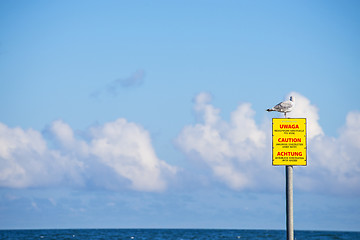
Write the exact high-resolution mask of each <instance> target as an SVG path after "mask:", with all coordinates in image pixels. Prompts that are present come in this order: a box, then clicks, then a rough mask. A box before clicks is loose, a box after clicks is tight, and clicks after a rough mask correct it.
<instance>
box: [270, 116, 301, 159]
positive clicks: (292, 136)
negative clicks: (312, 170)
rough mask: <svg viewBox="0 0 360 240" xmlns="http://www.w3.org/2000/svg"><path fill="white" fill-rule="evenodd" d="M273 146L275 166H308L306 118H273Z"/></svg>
mask: <svg viewBox="0 0 360 240" xmlns="http://www.w3.org/2000/svg"><path fill="white" fill-rule="evenodd" d="M272 147H273V152H272V155H273V157H272V164H273V165H274V166H275V165H276V166H279V165H291V166H295V165H296V166H306V163H307V162H306V118H273V119H272Z"/></svg>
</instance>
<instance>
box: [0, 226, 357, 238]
mask: <svg viewBox="0 0 360 240" xmlns="http://www.w3.org/2000/svg"><path fill="white" fill-rule="evenodd" d="M2 239H6V240H12V239H16V240H33V239H40V240H41V239H44V240H46V239H53V240H55V239H67V240H79V239H81V240H100V239H101V240H112V239H117V240H118V239H121V240H150V239H151V240H165V239H169V240H190V239H197V240H220V239H221V240H226V239H234V240H239V239H240V240H246V239H270V240H275V239H276V240H277V239H279V240H280V239H281V240H283V239H284V240H286V232H285V231H281V230H217V229H211V230H209V229H58V230H50V229H47V230H0V240H2ZM295 239H296V240H299V239H306V240H315V239H321V240H323V239H324V240H325V239H326V240H330V239H351V240H356V239H360V232H329V231H295Z"/></svg>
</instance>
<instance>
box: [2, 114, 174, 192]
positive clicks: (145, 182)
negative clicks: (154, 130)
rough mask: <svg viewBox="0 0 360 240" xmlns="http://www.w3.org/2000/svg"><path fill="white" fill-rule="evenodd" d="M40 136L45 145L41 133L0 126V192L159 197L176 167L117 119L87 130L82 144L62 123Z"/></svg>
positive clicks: (132, 126)
mask: <svg viewBox="0 0 360 240" xmlns="http://www.w3.org/2000/svg"><path fill="white" fill-rule="evenodd" d="M44 135H46V136H47V137H48V138H49V139H50V140H49V141H50V144H48V143H47V141H46V140H45V138H44V136H43V135H42V134H41V133H40V132H37V131H35V130H32V129H29V130H23V129H21V128H9V127H7V126H6V125H4V124H0V145H1V146H0V165H1V168H0V186H1V187H10V188H25V187H42V186H56V185H61V186H63V185H67V186H72V187H89V185H91V186H92V187H97V188H99V187H100V188H105V189H121V187H124V186H126V187H128V188H131V189H133V190H138V191H162V190H164V189H166V187H167V179H168V178H169V177H172V176H174V175H175V174H176V167H173V166H170V165H169V164H167V163H165V162H164V161H162V160H160V159H158V157H157V156H156V153H155V151H154V149H153V147H152V144H151V139H150V136H149V133H148V132H147V131H146V130H144V129H143V128H142V127H141V126H139V125H137V124H135V123H130V122H127V121H126V120H125V119H122V118H120V119H117V120H116V121H114V122H109V123H106V124H104V125H103V126H97V127H92V128H90V129H89V130H88V131H87V132H86V134H85V135H86V136H87V139H86V140H84V139H78V138H77V137H76V136H75V134H74V131H73V130H72V129H71V127H70V126H69V125H67V124H66V123H64V122H63V121H61V120H58V121H55V122H53V123H52V124H51V125H50V126H49V127H48V128H47V129H46V131H45V134H44ZM50 146H51V147H50Z"/></svg>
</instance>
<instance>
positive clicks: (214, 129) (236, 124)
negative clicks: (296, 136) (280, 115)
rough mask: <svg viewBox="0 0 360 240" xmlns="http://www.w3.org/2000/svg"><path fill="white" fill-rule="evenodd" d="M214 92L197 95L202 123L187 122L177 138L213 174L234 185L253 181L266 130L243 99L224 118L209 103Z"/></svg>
mask: <svg viewBox="0 0 360 240" xmlns="http://www.w3.org/2000/svg"><path fill="white" fill-rule="evenodd" d="M210 101H211V96H210V95H209V94H207V93H200V94H199V95H198V96H197V97H196V98H195V101H194V103H195V106H194V110H195V113H196V114H198V115H199V116H202V120H203V123H198V124H196V125H193V126H192V125H189V126H185V127H184V129H183V130H182V132H181V133H180V135H179V136H178V138H177V140H176V142H177V144H178V146H179V147H180V149H182V150H183V151H184V152H185V153H186V154H187V155H189V156H193V157H195V158H197V159H200V160H201V161H203V162H205V163H206V164H207V165H208V166H209V167H210V169H211V170H212V172H213V174H214V176H215V177H216V178H218V179H219V180H220V181H223V182H225V183H226V184H227V185H229V186H230V187H231V188H234V189H242V188H246V187H248V186H250V185H252V184H253V181H252V178H254V177H255V176H254V175H253V174H254V173H255V171H252V170H254V167H255V166H256V165H260V164H256V163H255V162H258V161H260V159H261V156H262V155H263V154H264V153H265V150H266V148H265V147H266V145H265V142H266V141H265V140H266V136H265V130H264V129H261V128H260V127H259V126H257V125H256V123H255V120H254V119H253V115H254V111H253V110H252V109H251V105H250V104H248V103H244V104H242V105H240V106H239V107H238V108H237V109H236V110H235V111H234V112H233V113H232V114H231V120H230V122H229V123H228V122H225V121H223V120H222V119H221V118H220V116H219V113H220V110H219V109H217V108H215V107H213V106H212V105H211V104H210Z"/></svg>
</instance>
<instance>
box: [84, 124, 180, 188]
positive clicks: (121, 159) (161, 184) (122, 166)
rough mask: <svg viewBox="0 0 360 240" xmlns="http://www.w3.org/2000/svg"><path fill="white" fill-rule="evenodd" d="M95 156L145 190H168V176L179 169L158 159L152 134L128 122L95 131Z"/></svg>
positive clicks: (93, 148) (92, 151)
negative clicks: (152, 142)
mask: <svg viewBox="0 0 360 240" xmlns="http://www.w3.org/2000/svg"><path fill="white" fill-rule="evenodd" d="M90 131H91V135H92V140H91V143H90V149H91V154H93V155H94V156H96V157H97V159H98V160H99V161H100V162H101V163H103V164H105V165H107V166H109V167H111V168H112V169H113V170H114V171H115V172H116V173H117V174H118V175H120V176H122V177H124V178H126V179H128V180H130V181H131V187H132V188H133V189H136V190H143V191H160V190H164V189H165V188H166V181H165V175H166V174H170V175H173V174H175V172H176V168H175V167H172V166H170V165H168V164H167V163H165V162H164V161H161V160H159V159H158V158H157V156H156V154H155V151H154V149H153V148H152V145H151V140H150V136H149V134H148V132H147V131H146V130H144V129H143V128H141V127H140V126H138V125H136V124H134V123H129V122H127V121H126V120H125V119H118V120H116V121H115V122H111V123H106V124H105V125H104V126H101V127H97V128H92V129H91V130H90Z"/></svg>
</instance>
